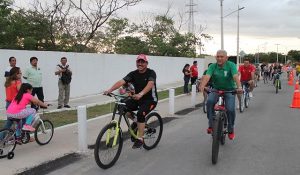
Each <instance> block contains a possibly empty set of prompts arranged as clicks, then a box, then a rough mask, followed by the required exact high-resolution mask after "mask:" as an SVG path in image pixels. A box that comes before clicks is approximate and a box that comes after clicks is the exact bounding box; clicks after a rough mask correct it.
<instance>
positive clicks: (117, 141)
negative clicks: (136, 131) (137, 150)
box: [94, 123, 123, 169]
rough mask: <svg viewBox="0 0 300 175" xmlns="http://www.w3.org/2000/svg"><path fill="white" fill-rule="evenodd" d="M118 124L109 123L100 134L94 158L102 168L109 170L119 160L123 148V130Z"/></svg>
mask: <svg viewBox="0 0 300 175" xmlns="http://www.w3.org/2000/svg"><path fill="white" fill-rule="evenodd" d="M117 128H119V127H118V126H117V123H109V124H108V125H106V126H105V127H104V128H103V129H102V130H101V131H100V133H99V135H98V137H97V140H96V144H95V149H94V157H95V160H96V163H97V165H98V166H99V167H100V168H103V169H107V168H110V167H112V166H113V165H114V164H115V163H116V161H117V160H118V158H119V156H120V154H121V150H122V147H123V137H122V130H121V128H119V132H118V131H117V130H118V129H117Z"/></svg>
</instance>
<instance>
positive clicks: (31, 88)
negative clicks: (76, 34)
mask: <svg viewBox="0 0 300 175" xmlns="http://www.w3.org/2000/svg"><path fill="white" fill-rule="evenodd" d="M29 61H30V66H29V67H28V68H26V69H24V70H25V72H24V74H23V76H22V71H21V68H20V67H17V66H16V65H17V59H16V58H15V57H10V58H9V66H8V67H7V69H6V70H5V72H4V77H5V83H4V87H5V95H6V98H5V102H6V103H5V108H6V115H7V118H8V119H20V122H18V124H17V128H16V130H17V131H16V136H17V139H18V138H20V137H19V136H20V133H21V129H23V130H28V131H34V128H33V127H32V126H31V122H32V121H33V119H34V116H35V114H36V112H37V110H38V109H39V107H47V104H45V103H44V91H43V85H42V77H43V76H42V69H41V68H40V67H39V66H38V58H37V57H31V58H30V60H29ZM54 74H55V75H57V76H58V89H59V95H58V106H57V108H58V109H61V108H62V107H65V108H70V106H69V104H68V103H69V97H70V83H71V79H72V71H71V69H70V66H69V65H68V64H67V58H66V57H62V58H61V60H60V64H58V65H57V66H56V68H55V71H54ZM22 78H23V80H22ZM35 96H37V98H36V97H35ZM28 104H31V107H30V108H28V107H27V105H28ZM11 126H12V121H11V120H6V122H5V126H4V127H5V128H10V127H11ZM20 143H21V141H20Z"/></svg>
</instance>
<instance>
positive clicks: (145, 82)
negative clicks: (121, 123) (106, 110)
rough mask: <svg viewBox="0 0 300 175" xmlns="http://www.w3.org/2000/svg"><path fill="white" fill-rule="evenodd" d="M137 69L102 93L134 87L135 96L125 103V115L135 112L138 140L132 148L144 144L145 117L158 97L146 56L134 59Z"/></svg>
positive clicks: (142, 55) (153, 73) (141, 55)
mask: <svg viewBox="0 0 300 175" xmlns="http://www.w3.org/2000/svg"><path fill="white" fill-rule="evenodd" d="M136 66H137V69H136V70H134V71H132V72H130V73H129V74H127V75H126V76H125V77H124V78H123V79H122V80H119V81H118V82H116V83H115V84H114V85H113V86H112V87H111V88H110V89H108V90H107V91H105V92H104V94H109V93H111V92H112V91H114V90H116V89H118V88H120V87H121V86H123V85H125V84H127V83H131V84H132V85H133V86H134V89H135V94H134V95H133V96H132V99H130V100H127V101H126V107H127V109H128V111H127V114H128V115H130V112H131V111H135V110H138V111H137V127H138V133H137V136H138V139H136V140H135V142H134V144H133V146H132V148H133V149H135V148H141V147H142V146H143V144H144V139H143V137H144V130H145V116H146V115H147V114H148V113H149V112H151V111H152V110H153V109H154V108H155V107H156V105H157V101H158V96H157V89H156V73H155V71H154V70H152V69H149V68H148V67H147V66H148V59H147V57H146V55H144V54H140V55H139V56H138V57H137V59H136Z"/></svg>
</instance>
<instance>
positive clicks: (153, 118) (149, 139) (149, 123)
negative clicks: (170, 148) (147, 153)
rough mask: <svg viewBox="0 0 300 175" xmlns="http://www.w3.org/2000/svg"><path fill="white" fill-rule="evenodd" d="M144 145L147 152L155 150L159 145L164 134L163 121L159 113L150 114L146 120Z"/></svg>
mask: <svg viewBox="0 0 300 175" xmlns="http://www.w3.org/2000/svg"><path fill="white" fill-rule="evenodd" d="M145 120H146V121H145V124H146V126H145V134H144V145H143V147H144V148H145V149H146V150H150V149H153V148H155V147H156V146H157V144H158V143H159V141H160V139H161V136H162V132H163V121H162V118H161V116H160V115H159V114H158V113H157V112H152V113H150V114H149V115H148V116H147V117H146V119H145Z"/></svg>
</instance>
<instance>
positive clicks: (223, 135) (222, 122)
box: [220, 114, 227, 145]
mask: <svg viewBox="0 0 300 175" xmlns="http://www.w3.org/2000/svg"><path fill="white" fill-rule="evenodd" d="M223 115H224V114H223ZM225 119H226V117H222V120H220V129H221V133H220V142H221V145H225V140H226V128H225V125H226V127H227V123H226V121H225Z"/></svg>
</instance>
